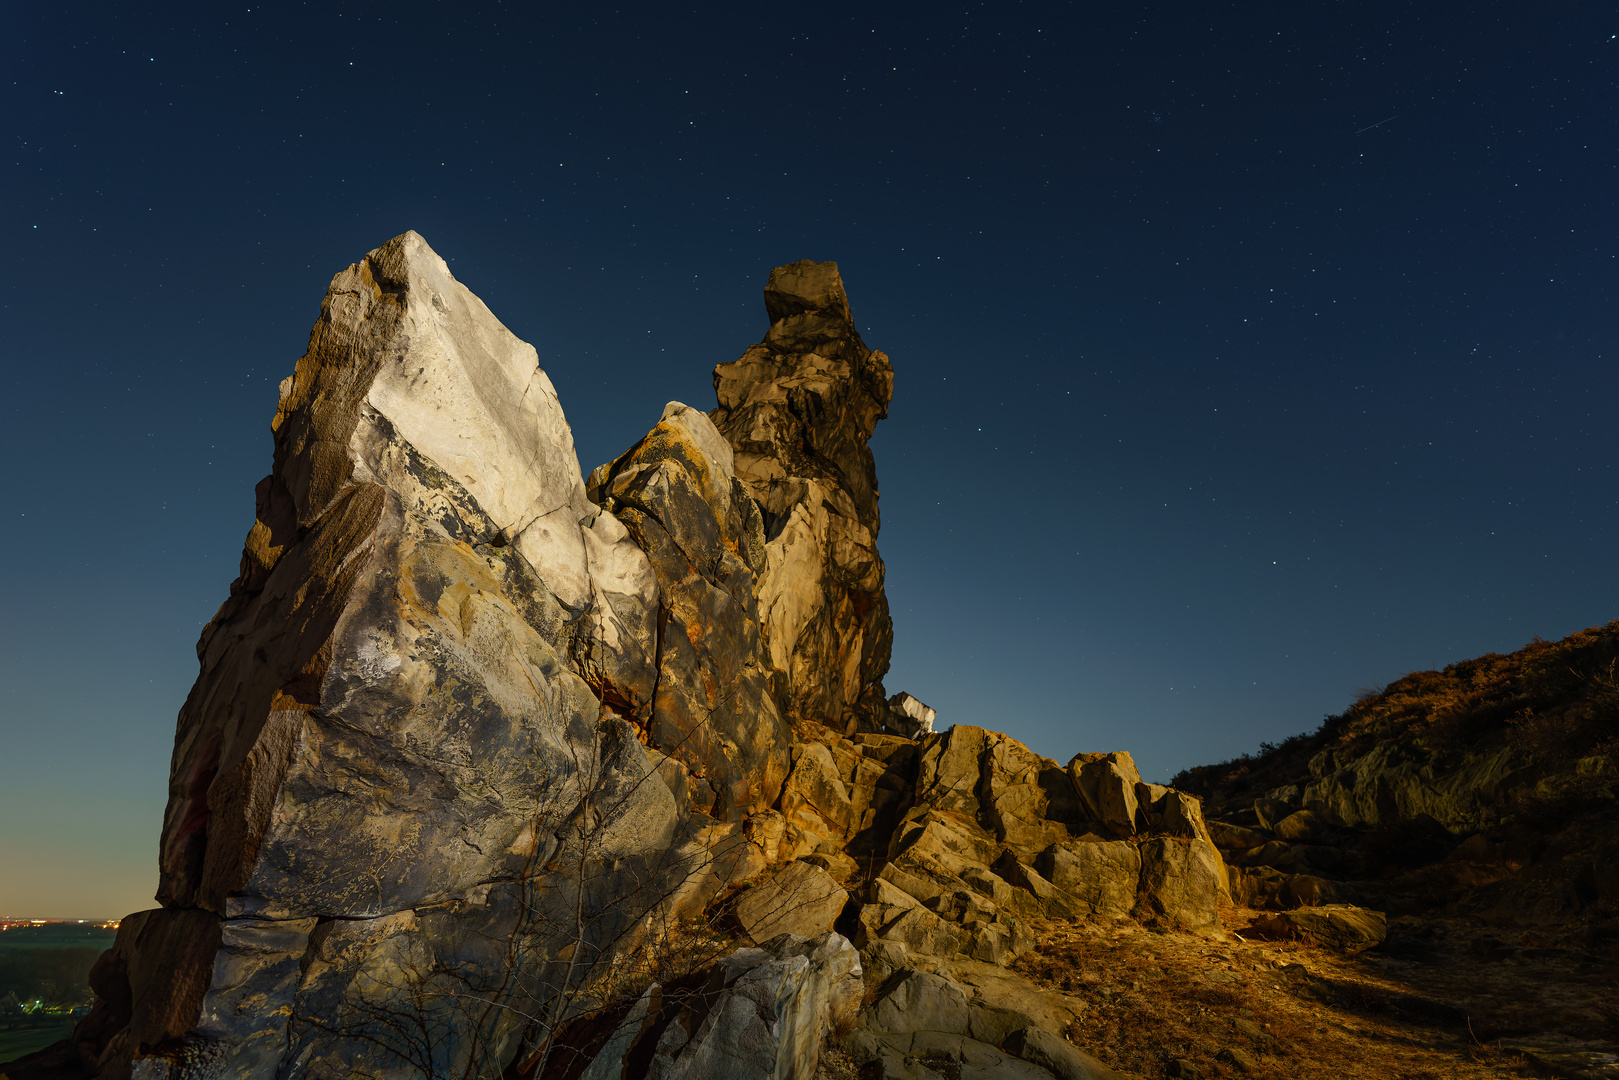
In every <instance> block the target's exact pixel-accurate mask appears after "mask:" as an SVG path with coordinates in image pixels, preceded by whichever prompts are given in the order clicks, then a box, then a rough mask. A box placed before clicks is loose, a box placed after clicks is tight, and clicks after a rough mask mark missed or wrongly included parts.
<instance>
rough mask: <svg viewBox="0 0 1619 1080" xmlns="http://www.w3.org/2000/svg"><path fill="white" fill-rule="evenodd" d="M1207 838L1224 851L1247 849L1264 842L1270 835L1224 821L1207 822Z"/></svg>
mask: <svg viewBox="0 0 1619 1080" xmlns="http://www.w3.org/2000/svg"><path fill="white" fill-rule="evenodd" d="M1208 830H1209V839H1210V840H1212V841H1213V842H1214V846H1215V847H1218V848H1221V849H1222V850H1225V851H1247V850H1249V849H1250V848H1256V847H1259V846H1260V845H1262V844H1264V843H1265V842H1266V841H1267V840H1269V839H1270V837H1268V836H1266V835H1265V834H1264V833H1262V832H1259V831H1258V830H1257V829H1248V828H1244V827H1243V826H1241V825H1232V824H1230V823H1229V822H1224V821H1210V822H1208Z"/></svg>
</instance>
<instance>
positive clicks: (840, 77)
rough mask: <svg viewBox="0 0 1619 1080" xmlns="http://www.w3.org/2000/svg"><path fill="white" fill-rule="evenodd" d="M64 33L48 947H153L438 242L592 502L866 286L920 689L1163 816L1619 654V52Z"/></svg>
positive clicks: (48, 419) (1598, 28) (50, 455)
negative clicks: (232, 699) (322, 325)
mask: <svg viewBox="0 0 1619 1080" xmlns="http://www.w3.org/2000/svg"><path fill="white" fill-rule="evenodd" d="M595 7H596V5H582V4H569V5H547V4H539V5H523V4H509V5H504V6H502V5H491V4H483V3H457V4H444V5H434V6H426V5H422V6H415V5H409V4H388V5H373V4H360V5H355V4H348V3H341V2H339V3H319V4H313V3H312V4H307V5H304V4H296V3H278V4H272V5H270V6H267V7H262V8H261V7H258V6H252V7H249V6H246V5H237V6H226V5H219V4H211V5H197V6H194V7H190V8H189V9H187V8H186V7H185V5H176V4H170V5H164V7H163V8H162V9H160V10H158V11H155V12H154V11H146V12H142V11H140V10H138V9H137V8H136V7H135V6H134V5H125V4H118V5H110V4H109V5H95V4H81V5H62V6H58V7H56V8H54V9H52V10H47V5H44V4H14V5H10V6H9V8H8V11H7V16H6V20H5V22H6V29H5V33H4V34H0V59H3V68H0V83H3V86H0V91H3V93H4V121H3V123H4V126H5V133H6V140H7V141H6V150H7V152H8V154H9V156H8V157H7V158H5V160H4V162H3V166H4V172H3V173H0V176H3V181H0V236H3V237H4V246H3V254H4V263H3V266H4V271H3V273H4V277H3V280H0V316H3V318H4V322H5V326H6V332H5V336H4V343H3V345H0V357H3V360H4V372H5V376H6V382H5V395H4V414H3V415H4V424H3V425H0V454H3V460H4V467H5V475H6V477H7V479H6V481H5V485H4V492H5V498H4V501H3V521H4V525H3V527H0V575H3V580H0V586H3V590H4V597H5V600H4V605H3V607H0V686H3V691H0V737H3V740H4V741H3V743H0V746H3V750H4V753H3V754H0V821H3V822H4V824H3V826H0V914H11V915H24V916H28V915H32V916H36V917H44V916H65V917H86V916H117V915H121V914H124V913H126V912H128V911H132V910H136V909H139V908H143V907H150V906H152V901H151V894H152V889H153V887H154V884H155V880H156V854H157V835H158V829H159V826H160V822H161V815H162V808H163V803H164V798H165V782H166V776H167V770H168V761H169V752H170V749H171V746H172V738H173V730H174V718H175V714H176V712H177V711H178V709H179V707H180V705H181V703H182V702H183V700H184V699H185V695H186V692H187V690H188V689H189V687H190V684H191V682H192V680H193V679H194V678H195V676H196V672H197V662H196V656H195V653H194V652H193V646H194V642H195V640H196V638H197V634H198V631H199V630H200V629H201V627H202V625H203V623H204V622H206V621H207V619H208V618H209V617H210V616H211V615H212V614H213V612H214V610H215V608H216V607H217V606H218V605H219V603H220V602H221V600H223V599H224V597H225V595H226V591H227V587H228V585H229V583H230V581H231V579H232V578H233V577H234V576H235V573H236V565H237V559H238V557H239V554H240V551H241V545H242V540H243V537H244V536H245V535H246V532H247V529H248V527H249V525H250V524H251V522H252V518H253V485H254V483H255V482H256V481H257V480H258V479H259V478H260V477H261V476H263V475H264V474H265V473H266V472H268V471H269V467H270V452H271V442H270V430H269V422H270V419H271V417H272V415H273V414H274V411H275V401H276V385H277V383H278V382H279V381H280V380H281V379H282V378H283V377H284V376H285V375H287V374H289V373H290V372H291V370H292V366H293V362H294V361H295V360H296V358H297V357H298V356H299V355H300V354H301V353H302V352H303V349H304V345H305V342H306V340H307V336H308V333H309V328H310V326H311V324H312V323H313V322H314V320H315V318H316V316H317V315H318V313H319V305H320V300H321V297H322V295H323V294H324V293H325V290H326V286H327V283H328V282H329V281H330V279H331V277H332V275H333V274H334V273H336V272H337V271H339V270H341V269H342V268H343V267H345V266H347V265H348V264H349V263H351V262H353V261H355V260H356V259H358V258H359V257H360V256H362V255H363V254H364V253H365V252H366V251H368V250H369V249H371V248H373V247H376V246H377V245H379V244H381V243H383V242H384V241H386V240H387V239H388V238H390V237H392V236H394V235H396V234H397V233H400V232H402V231H404V230H405V229H415V230H417V231H418V232H420V233H421V234H422V235H423V236H425V237H426V238H427V240H428V242H429V243H430V244H432V245H433V247H434V248H435V249H436V250H437V251H438V252H439V253H440V254H441V255H442V256H443V257H444V258H445V259H446V260H448V262H449V265H450V267H451V269H452V271H453V272H454V273H455V274H456V276H457V277H458V278H459V279H460V280H461V281H462V282H464V283H465V284H466V285H467V286H468V287H469V288H471V289H472V290H473V291H474V292H475V293H477V294H478V295H479V296H480V297H482V298H483V300H484V301H485V302H486V303H487V304H488V305H489V307H490V308H491V309H492V310H493V311H494V312H495V314H496V315H497V316H498V317H499V318H501V319H502V320H503V321H504V322H505V323H506V324H507V325H508V326H509V327H511V329H512V330H513V331H514V332H515V333H517V334H518V335H519V336H520V337H522V338H524V339H525V340H528V341H530V342H533V343H534V344H535V346H536V347H537V348H538V349H539V354H540V358H541V363H542V365H543V366H544V367H545V369H546V371H547V372H548V373H549V374H550V376H551V378H552V380H553V381H554V382H555V384H556V387H557V389H558V392H559V393H560V395H561V398H562V403H563V406H564V408H565V409H566V410H567V414H568V417H569V419H570V421H571V423H572V425H573V429H574V436H575V439H576V441H577V443H578V446H579V450H580V455H581V458H582V462H581V464H582V465H583V467H584V469H585V470H587V471H588V470H589V469H590V468H591V467H593V466H594V465H596V464H598V463H599V462H601V461H604V460H606V459H608V458H610V457H612V456H614V455H616V454H617V453H619V452H620V451H621V450H623V449H624V448H625V447H626V446H628V445H629V444H630V443H631V442H632V441H634V440H635V439H636V438H638V437H639V436H640V435H642V434H644V433H645V431H646V430H647V429H648V428H649V427H650V426H651V425H652V424H653V423H655V422H656V420H657V418H658V415H659V413H660V411H661V410H662V407H663V404H664V403H665V402H666V401H668V400H671V399H679V400H682V401H686V402H688V403H690V404H693V405H696V406H698V407H700V408H704V409H707V408H711V407H712V406H713V404H714V397H713V389H712V382H711V377H712V376H711V373H712V370H713V367H714V365H715V364H717V363H723V362H727V361H730V360H734V359H735V358H736V357H737V356H739V355H740V354H741V353H742V351H743V349H744V348H745V347H746V346H747V345H749V344H750V343H752V342H754V341H757V340H759V339H760V338H761V337H762V336H763V334H764V331H765V329H766V326H767V322H766V318H765V314H764V307H763V303H762V301H761V298H760V291H761V289H762V287H763V285H764V283H765V279H766V276H767V274H768V272H769V268H770V267H771V266H773V265H778V264H781V263H785V262H789V261H792V260H795V259H801V258H813V259H834V260H837V261H838V263H839V265H840V266H841V268H842V271H843V276H844V280H845V283H846V285H847V287H848V291H849V295H850V298H851V302H852V305H853V308H854V312H855V317H856V320H857V322H858V323H859V325H860V327H861V330H862V333H863V334H864V336H865V338H866V341H867V344H869V345H871V346H872V347H874V348H880V349H883V350H884V351H886V352H887V353H888V354H889V355H890V357H891V358H892V360H893V364H894V371H895V392H894V403H893V407H892V409H891V413H890V416H889V419H888V420H887V421H885V422H884V423H883V424H881V425H880V426H879V428H878V432H877V435H876V437H875V439H874V440H873V448H874V451H875V453H876V458H877V467H878V472H879V477H880V482H881V490H882V511H883V529H882V535H881V539H880V546H881V550H882V554H883V556H884V558H885V560H886V561H887V565H888V595H889V598H890V602H891V603H892V606H893V615H894V624H895V647H894V663H893V669H892V671H891V673H890V675H889V676H888V678H887V680H886V681H887V686H888V689H889V691H890V692H894V691H898V690H908V691H910V692H912V693H914V694H916V695H917V696H918V697H920V698H922V699H923V700H924V701H926V702H928V703H929V704H931V705H933V706H935V707H936V708H938V709H939V711H940V724H941V725H944V724H949V723H955V722H963V723H973V724H982V725H985V726H988V727H991V728H995V729H999V730H1004V731H1007V732H1010V733H1011V734H1013V735H1014V736H1016V737H1018V738H1020V739H1022V740H1024V741H1026V742H1027V743H1028V744H1029V745H1030V746H1032V747H1033V748H1034V749H1036V750H1037V751H1039V752H1041V753H1044V754H1048V755H1050V756H1053V757H1056V758H1059V759H1061V760H1064V761H1066V760H1067V759H1068V757H1069V756H1071V755H1072V754H1073V753H1075V752H1077V751H1080V750H1111V749H1128V750H1130V751H1132V752H1134V754H1135V755H1136V759H1137V761H1138V762H1139V763H1140V764H1141V766H1142V771H1143V773H1144V774H1146V775H1147V776H1148V778H1149V779H1155V780H1167V779H1168V778H1169V777H1170V776H1171V775H1172V774H1173V773H1175V772H1176V771H1177V770H1179V769H1181V768H1183V767H1186V766H1189V765H1193V764H1198V763H1203V762H1207V761H1211V760H1219V759H1223V758H1227V757H1231V756H1233V755H1236V754H1239V753H1242V752H1244V751H1247V750H1252V749H1254V748H1255V747H1256V746H1257V744H1258V743H1259V742H1260V741H1261V740H1278V739H1280V738H1282V737H1284V736H1286V735H1288V734H1291V733H1294V732H1298V731H1302V730H1306V729H1310V728H1313V727H1314V726H1315V725H1316V724H1317V723H1318V722H1319V721H1320V720H1321V718H1322V716H1323V715H1324V714H1327V713H1334V712H1338V711H1341V710H1342V709H1343V708H1344V707H1345V706H1347V705H1348V704H1349V703H1350V702H1351V701H1352V700H1353V699H1354V697H1355V696H1356V694H1357V693H1358V692H1360V691H1362V690H1365V689H1367V688H1374V687H1378V686H1381V685H1382V684H1384V683H1386V682H1388V681H1389V680H1390V679H1392V678H1394V677H1396V676H1398V675H1400V674H1402V673H1404V672H1407V671H1410V670H1413V669H1421V668H1427V667H1432V666H1437V665H1443V664H1446V663H1449V662H1452V661H1455V660H1459V659H1462V658H1465V657H1469V656H1475V655H1478V654H1480V653H1484V652H1488V651H1492V650H1494V651H1503V650H1510V649H1514V648H1516V647H1518V646H1520V645H1522V644H1523V643H1524V642H1526V641H1528V640H1529V639H1530V638H1532V637H1534V636H1535V635H1540V636H1542V637H1547V638H1555V637H1560V636H1562V635H1564V634H1567V633H1569V632H1571V631H1573V630H1577V629H1580V628H1582V627H1585V626H1588V625H1591V624H1595V623H1600V622H1605V621H1607V620H1609V619H1613V618H1616V617H1619V561H1616V560H1615V559H1614V558H1613V552H1614V540H1615V537H1616V534H1619V504H1616V500H1615V490H1614V488H1615V481H1616V479H1619V477H1616V475H1615V470H1614V467H1613V466H1614V461H1615V451H1616V449H1619V448H1616V431H1619V428H1616V425H1615V424H1614V422H1613V420H1612V415H1611V414H1612V412H1613V406H1614V402H1615V400H1616V390H1619V377H1616V374H1615V365H1614V354H1615V352H1616V351H1619V340H1616V336H1615V330H1614V315H1615V306H1614V301H1615V292H1616V290H1615V285H1616V280H1619V238H1616V236H1615V231H1616V225H1619V217H1616V212H1615V206H1616V202H1615V194H1616V192H1619V168H1616V166H1619V126H1616V120H1619V86H1616V81H1619V80H1616V78H1615V75H1616V61H1619V40H1616V38H1615V34H1616V33H1619V20H1616V19H1615V16H1614V13H1613V9H1612V8H1611V6H1610V5H1605V4H1604V5H1598V4H1566V5H1528V4H1493V5H1492V4H1480V5H1472V6H1470V7H1469V8H1468V9H1467V10H1466V11H1465V12H1463V11H1462V10H1461V9H1460V8H1457V7H1455V6H1447V5H1417V4H1391V3H1359V4H1333V5H1325V4H1312V5H1300V4H1285V5H1284V4H1271V5H1263V4H1243V5H1237V6H1224V5H1208V4H1184V5H1174V6H1171V5H1155V6H1143V5H1111V6H1104V5H1073V6H1067V5H1055V4H1045V5H1039V4H1036V5H1028V4H1023V5H1019V4H1014V3H1006V2H1001V3H996V4H972V5H951V6H945V5H939V6H936V7H932V8H929V7H928V6H926V5H891V6H885V5H877V6H875V7H874V6H872V5H869V4H866V5H841V4H837V3H832V4H820V5H814V6H810V7H806V6H803V5H797V4H784V5H770V4H747V5H737V6H734V7H729V8H726V7H723V6H721V5H702V6H701V7H699V8H697V9H695V10H693V9H685V8H676V7H674V6H671V5H647V6H645V7H622V8H620V9H619V10H617V11H599V10H594V8H595Z"/></svg>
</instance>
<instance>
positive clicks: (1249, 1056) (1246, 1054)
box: [1015, 910, 1533, 1080]
mask: <svg viewBox="0 0 1619 1080" xmlns="http://www.w3.org/2000/svg"><path fill="white" fill-rule="evenodd" d="M1228 914H1229V921H1228V930H1232V931H1234V930H1237V929H1238V928H1239V927H1241V926H1245V925H1247V923H1248V922H1249V921H1251V919H1252V916H1253V914H1254V913H1253V912H1248V911H1242V910H1235V911H1230V912H1229V913H1228ZM1040 936H1041V938H1042V944H1041V945H1040V947H1039V949H1038V950H1037V951H1036V952H1034V953H1031V954H1029V955H1028V956H1026V957H1024V958H1022V959H1021V960H1020V961H1019V962H1018V963H1017V965H1016V966H1015V969H1016V970H1017V971H1019V972H1020V973H1021V974H1023V975H1024V976H1025V977H1026V978H1029V979H1030V980H1031V981H1033V982H1035V983H1037V984H1039V985H1041V986H1044V987H1046V988H1048V989H1052V990H1057V991H1060V992H1062V993H1064V994H1067V995H1069V996H1070V997H1073V998H1077V999H1078V1000H1080V1001H1082V1002H1084V1003H1086V1004H1087V1005H1088V1006H1089V1008H1087V1009H1086V1011H1085V1013H1084V1014H1083V1015H1082V1016H1081V1017H1080V1018H1079V1019H1078V1020H1076V1021H1075V1022H1074V1024H1073V1025H1072V1026H1071V1027H1070V1029H1069V1031H1068V1032H1067V1034H1068V1037H1069V1039H1070V1040H1071V1041H1072V1042H1073V1043H1074V1044H1075V1045H1077V1046H1080V1047H1082V1048H1083V1049H1085V1050H1086V1051H1088V1052H1089V1053H1092V1054H1095V1055H1096V1056H1097V1057H1099V1058H1101V1059H1102V1060H1103V1061H1104V1062H1106V1063H1107V1064H1109V1065H1111V1066H1113V1067H1114V1068H1118V1069H1121V1070H1125V1071H1127V1072H1133V1073H1138V1074H1140V1075H1142V1076H1144V1077H1160V1076H1167V1075H1172V1074H1171V1072H1170V1068H1171V1062H1173V1061H1176V1060H1177V1059H1179V1060H1181V1061H1184V1062H1186V1063H1188V1064H1189V1065H1190V1066H1191V1068H1192V1069H1193V1070H1194V1071H1195V1074H1196V1075H1197V1076H1199V1077H1239V1076H1241V1077H1256V1078H1262V1080H1284V1078H1285V1080H1300V1078H1310V1077H1320V1078H1323V1080H1325V1078H1339V1077H1346V1076H1379V1077H1422V1078H1426V1080H1464V1078H1465V1080H1474V1078H1477V1080H1482V1078H1484V1077H1503V1076H1531V1075H1533V1073H1531V1072H1529V1071H1528V1068H1527V1064H1526V1063H1525V1062H1524V1061H1523V1060H1522V1059H1521V1058H1518V1057H1515V1056H1513V1055H1510V1054H1504V1053H1500V1052H1498V1051H1495V1050H1493V1049H1492V1048H1491V1047H1489V1046H1485V1045H1480V1044H1478V1043H1477V1042H1476V1041H1475V1040H1473V1039H1471V1038H1470V1037H1469V1035H1468V1032H1467V1029H1466V1026H1465V1019H1463V1020H1462V1021H1461V1022H1460V1023H1459V1024H1458V1023H1456V1021H1455V1020H1452V1021H1451V1022H1450V1023H1446V1022H1445V1021H1443V1020H1434V1019H1433V1018H1431V1017H1425V1016H1421V1015H1414V1014H1418V1013H1421V1012H1422V1009H1421V1005H1422V1004H1423V1003H1422V1002H1421V1001H1420V999H1415V998H1413V997H1412V996H1411V995H1409V994H1407V993H1404V992H1403V991H1402V990H1401V989H1400V988H1399V987H1397V986H1395V985H1394V984H1391V983H1389V982H1387V981H1386V980H1383V979H1381V978H1380V977H1379V976H1378V975H1377V973H1376V972H1375V971H1372V970H1369V969H1368V967H1367V966H1366V965H1363V964H1362V963H1361V962H1360V961H1358V960H1356V959H1355V958H1351V957H1343V956H1339V955H1337V954H1333V953H1330V952H1327V951H1325V950H1322V949H1317V948H1314V947H1311V946H1308V945H1306V944H1303V943H1299V942H1264V943H1261V942H1253V941H1243V940H1241V939H1240V938H1239V937H1237V936H1236V935H1235V934H1231V935H1230V937H1229V940H1227V941H1211V940H1207V939H1204V938H1198V937H1194V936H1192V935H1188V934H1175V933H1164V932H1162V931H1159V930H1153V929H1148V928H1144V927H1142V926H1140V925H1138V924H1135V923H1132V922H1130V921H1128V920H1126V921H1124V922H1121V923H1115V924H1107V925H1104V924H1097V923H1084V922H1075V923H1054V924H1050V925H1048V926H1046V927H1044V928H1043V932H1042V933H1041V935H1040ZM1233 1052H1235V1053H1233ZM1239 1059H1246V1060H1247V1061H1248V1063H1249V1064H1250V1065H1251V1070H1250V1069H1249V1068H1245V1067H1244V1065H1243V1064H1242V1062H1241V1060H1239Z"/></svg>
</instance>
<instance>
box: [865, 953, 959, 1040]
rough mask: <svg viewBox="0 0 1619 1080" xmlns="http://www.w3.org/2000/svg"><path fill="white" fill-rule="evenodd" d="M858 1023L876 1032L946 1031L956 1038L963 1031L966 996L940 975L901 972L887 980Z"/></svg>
mask: <svg viewBox="0 0 1619 1080" xmlns="http://www.w3.org/2000/svg"><path fill="white" fill-rule="evenodd" d="M860 1019H861V1022H862V1024H864V1025H865V1026H866V1027H868V1028H873V1029H875V1030H877V1031H948V1032H952V1033H955V1034H958V1035H959V1034H963V1033H965V1032H966V1030H967V995H966V993H965V992H964V991H963V990H962V989H961V987H959V986H957V985H956V984H955V983H953V982H951V981H950V980H949V979H947V978H944V977H943V976H941V975H934V974H930V973H929V972H926V971H917V970H915V969H914V968H905V969H903V970H901V971H897V972H895V973H894V974H893V975H891V976H889V978H888V980H887V981H886V982H885V983H884V984H883V985H882V987H881V988H880V989H879V990H878V993H877V999H876V1000H875V1001H874V1002H872V1003H871V1004H870V1005H868V1006H867V1007H866V1008H865V1010H864V1011H863V1012H862V1013H861V1017H860Z"/></svg>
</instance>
